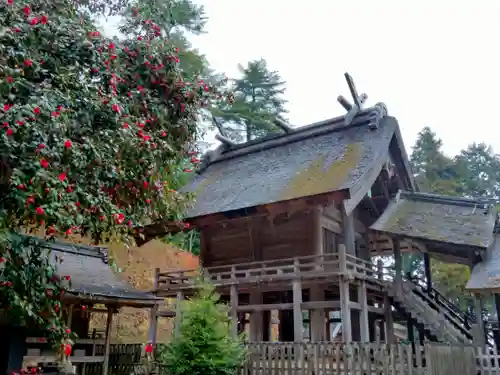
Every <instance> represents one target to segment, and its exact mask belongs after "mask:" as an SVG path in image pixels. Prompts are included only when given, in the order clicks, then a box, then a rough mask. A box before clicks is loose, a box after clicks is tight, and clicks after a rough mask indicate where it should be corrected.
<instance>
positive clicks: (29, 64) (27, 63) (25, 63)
mask: <svg viewBox="0 0 500 375" xmlns="http://www.w3.org/2000/svg"><path fill="white" fill-rule="evenodd" d="M24 66H33V61H31V60H29V59H28V60H24Z"/></svg>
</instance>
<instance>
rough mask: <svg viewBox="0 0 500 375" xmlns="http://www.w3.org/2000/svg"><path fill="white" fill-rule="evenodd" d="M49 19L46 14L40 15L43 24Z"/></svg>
mask: <svg viewBox="0 0 500 375" xmlns="http://www.w3.org/2000/svg"><path fill="white" fill-rule="evenodd" d="M48 21H49V17H47V16H45V15H44V16H42V17H40V23H41V24H43V25H46V24H47V22H48Z"/></svg>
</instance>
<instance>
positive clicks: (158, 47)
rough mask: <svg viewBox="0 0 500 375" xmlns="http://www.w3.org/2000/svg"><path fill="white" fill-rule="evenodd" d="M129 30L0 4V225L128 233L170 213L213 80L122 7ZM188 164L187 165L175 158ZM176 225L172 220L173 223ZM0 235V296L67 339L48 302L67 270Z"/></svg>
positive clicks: (64, 10) (41, 4)
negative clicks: (186, 65)
mask: <svg viewBox="0 0 500 375" xmlns="http://www.w3.org/2000/svg"><path fill="white" fill-rule="evenodd" d="M127 17H130V19H132V20H133V21H131V22H135V23H136V24H137V25H138V26H140V27H138V28H137V29H136V33H135V34H133V35H131V36H130V37H129V38H127V39H126V40H123V41H120V42H117V41H113V40H109V39H106V38H104V37H103V36H102V35H101V34H100V33H99V32H98V31H97V30H96V27H95V25H94V24H93V22H92V20H91V19H90V17H89V16H88V15H87V14H86V13H85V12H80V11H79V9H78V8H76V2H74V1H71V0H49V1H47V0H31V1H28V0H6V1H4V2H2V3H1V4H0V26H1V28H2V30H3V31H2V32H1V33H0V98H1V103H2V104H1V105H2V107H1V109H0V123H1V124H3V127H2V128H1V129H0V130H1V131H0V156H1V158H0V167H1V168H0V185H1V186H0V188H1V189H2V200H1V201H0V212H1V213H2V215H0V229H1V230H3V231H4V232H5V233H11V232H14V231H17V230H19V229H20V228H22V229H23V230H33V231H37V232H38V231H39V230H43V231H45V233H46V237H47V238H48V239H53V238H55V237H59V236H64V235H71V234H81V235H85V236H91V237H93V238H95V239H98V240H106V239H107V238H109V237H112V236H114V237H116V236H120V237H124V238H125V239H126V238H128V236H129V235H134V234H136V232H137V230H140V227H141V226H143V225H145V224H148V223H150V222H151V221H154V220H162V219H171V220H177V219H180V218H181V214H182V210H183V208H184V207H185V204H186V203H187V202H188V197H185V196H183V195H182V194H181V193H179V192H177V191H176V190H174V189H172V188H171V187H170V184H169V181H170V180H171V179H172V178H173V176H172V171H171V170H170V168H169V167H170V166H171V165H174V166H177V165H179V163H180V161H185V160H186V152H189V150H190V148H191V147H192V145H193V143H194V142H195V141H196V139H197V135H198V126H197V122H198V118H199V114H200V109H201V108H202V107H204V106H206V105H207V104H208V103H209V102H211V101H212V96H213V95H215V92H214V89H213V88H212V87H209V86H208V85H207V84H204V83H200V82H198V81H194V82H189V81H186V80H185V79H184V75H183V72H182V71H181V70H180V68H179V57H178V55H177V50H176V47H175V46H173V45H171V44H169V43H168V41H167V40H165V38H163V37H162V35H161V32H160V27H159V26H158V25H156V24H155V23H154V22H151V21H150V20H147V19H146V20H145V19H143V18H142V17H141V14H140V11H139V10H137V9H134V10H132V11H131V13H130V14H128V15H127ZM187 167H189V168H190V166H187ZM180 225H181V224H180ZM1 240H2V241H0V303H1V304H2V306H3V307H6V308H7V311H8V312H11V313H12V314H11V317H12V319H16V320H18V321H20V322H22V323H24V322H28V321H31V322H34V323H36V324H40V325H44V326H45V327H46V328H47V329H48V330H49V331H50V332H51V334H52V338H53V339H54V341H56V342H58V343H61V342H63V343H66V344H68V345H69V341H68V340H69V338H70V337H69V333H68V331H67V329H66V327H65V326H64V320H63V319H62V311H61V309H60V305H59V302H58V301H57V299H54V298H53V297H54V296H55V295H56V294H59V293H60V291H61V290H64V289H65V284H64V283H65V282H66V281H67V278H65V277H61V276H64V275H57V268H56V269H55V270H53V268H52V267H51V266H50V265H49V261H48V257H47V253H46V252H45V250H43V249H42V248H41V247H39V246H35V245H33V244H32V243H20V242H19V241H18V240H16V239H15V238H14V237H12V236H2V237H1Z"/></svg>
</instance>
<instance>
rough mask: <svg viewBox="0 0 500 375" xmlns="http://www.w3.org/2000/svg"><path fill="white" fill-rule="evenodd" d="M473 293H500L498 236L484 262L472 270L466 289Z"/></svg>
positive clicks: (499, 236)
mask: <svg viewBox="0 0 500 375" xmlns="http://www.w3.org/2000/svg"><path fill="white" fill-rule="evenodd" d="M465 289H466V290H469V291H471V292H474V291H476V292H493V293H498V292H500V235H499V234H496V236H495V240H494V244H493V245H492V246H490V248H489V249H488V251H487V252H486V256H485V258H484V260H483V261H481V262H480V263H478V264H476V265H475V266H474V268H473V269H472V272H471V275H470V278H469V281H468V282H467V285H466V287H465Z"/></svg>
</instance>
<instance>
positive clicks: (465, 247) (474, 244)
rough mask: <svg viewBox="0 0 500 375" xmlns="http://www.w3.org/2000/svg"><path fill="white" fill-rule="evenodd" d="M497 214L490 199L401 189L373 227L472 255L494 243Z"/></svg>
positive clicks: (442, 248) (431, 245)
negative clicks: (471, 253)
mask: <svg viewBox="0 0 500 375" xmlns="http://www.w3.org/2000/svg"><path fill="white" fill-rule="evenodd" d="M496 217H497V215H496V211H495V209H494V207H493V205H492V204H491V203H490V202H489V201H487V200H483V199H470V198H459V197H448V196H440V195H434V194H427V193H418V192H407V191H400V192H399V193H398V194H397V196H396V197H395V198H394V199H392V200H391V202H390V203H389V206H388V207H387V209H386V210H385V211H384V213H383V214H382V215H381V216H380V218H379V219H378V220H377V221H376V222H375V223H374V224H373V225H371V226H370V229H371V230H374V231H376V232H381V233H385V234H388V235H391V236H393V237H403V238H410V239H415V240H420V241H422V242H424V243H425V244H427V245H428V248H429V250H430V249H432V248H435V249H439V250H440V252H450V253H453V252H454V253H457V255H459V256H461V257H468V258H470V256H469V253H470V252H474V251H485V250H486V249H487V248H488V247H489V246H490V245H491V244H492V242H493V230H494V227H495V221H496Z"/></svg>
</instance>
